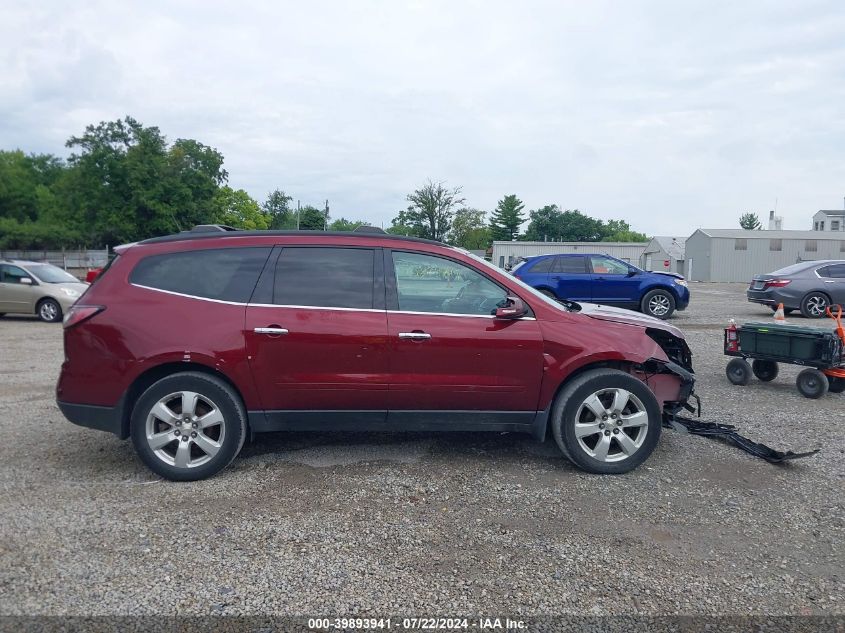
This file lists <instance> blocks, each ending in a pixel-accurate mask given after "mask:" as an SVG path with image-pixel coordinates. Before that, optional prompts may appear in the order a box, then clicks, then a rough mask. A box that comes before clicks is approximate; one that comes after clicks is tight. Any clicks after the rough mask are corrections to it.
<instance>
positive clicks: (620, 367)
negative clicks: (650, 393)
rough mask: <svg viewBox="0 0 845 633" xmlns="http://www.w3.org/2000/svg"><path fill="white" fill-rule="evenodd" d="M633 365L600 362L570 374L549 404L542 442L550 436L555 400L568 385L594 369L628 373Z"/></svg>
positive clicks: (559, 386)
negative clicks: (616, 370)
mask: <svg viewBox="0 0 845 633" xmlns="http://www.w3.org/2000/svg"><path fill="white" fill-rule="evenodd" d="M633 365H634V363H633V362H631V361H624V360H606V361H599V362H596V363H588V364H587V365H584V366H583V367H579V368H578V369H576V370H575V371H573V372H572V373H571V374H569V375H568V376H567V377H566V378H564V379H563V380H562V381H561V383H560V384H559V385H558V386H557V389H555V393H554V395H553V396H552V399H551V401H550V402H549V414H548V416H547V419H546V430H545V432H544V433H543V435H542V438H541V441H546V437H547V436H548V433H549V429H550V428H551V425H550V424H549V423H550V422H551V410H552V407H554V405H555V400H557V397H558V396H559V395H560V392H561V391H563V388H564V387H566V385H568V384H569V383H570V382H572V381H573V380H575V379H576V378H577V377H578V376H580V375H581V374H583V373H584V372H587V371H591V370H593V369H618V370H620V371H628V370H629V369H630V368H631V367H632V366H633Z"/></svg>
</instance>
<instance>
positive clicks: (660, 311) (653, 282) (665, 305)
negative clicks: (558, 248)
mask: <svg viewBox="0 0 845 633" xmlns="http://www.w3.org/2000/svg"><path fill="white" fill-rule="evenodd" d="M512 272H513V275H514V276H516V277H518V278H519V279H521V280H522V281H524V282H525V283H527V284H528V285H529V286H534V287H535V288H536V289H537V290H539V291H540V292H542V293H543V294H545V295H548V296H549V297H552V298H554V299H561V300H563V299H567V300H570V301H589V302H592V303H602V304H606V305H614V306H619V307H622V308H630V309H633V310H640V311H641V312H643V313H645V314H648V315H651V316H654V317H657V318H658V319H668V318H669V317H670V316H671V315H672V313H673V312H674V311H675V310H683V309H685V308H686V307H687V305H688V304H689V289H688V288H687V282H686V281H684V278H683V277H682V276H681V275H678V274H676V273H660V272H646V271H644V270H640V269H639V268H637V267H636V266H632V265H631V264H628V263H627V262H623V261H622V260H619V259H616V258H615V257H611V256H610V255H581V254H578V255H540V256H538V257H530V258H528V259H526V260H525V261H524V262H522V263H520V264H519V265H518V266H516V268H514V269H513V271H512Z"/></svg>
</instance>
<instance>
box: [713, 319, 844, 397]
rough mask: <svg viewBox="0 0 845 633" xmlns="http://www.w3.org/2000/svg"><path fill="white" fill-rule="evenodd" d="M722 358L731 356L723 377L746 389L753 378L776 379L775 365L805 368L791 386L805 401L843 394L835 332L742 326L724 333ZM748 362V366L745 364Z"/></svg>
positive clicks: (839, 347) (839, 346)
mask: <svg viewBox="0 0 845 633" xmlns="http://www.w3.org/2000/svg"><path fill="white" fill-rule="evenodd" d="M725 354H726V355H727V356H734V358H733V359H731V361H730V362H729V363H728V366H727V368H726V369H725V374H726V375H727V377H728V380H730V381H731V382H732V383H733V384H735V385H747V384H748V383H749V381H750V380H751V374H754V375H755V376H756V377H757V378H758V379H760V380H762V381H763V382H769V381H771V380H774V379H775V378H776V377H777V375H778V363H789V364H791V365H805V366H807V369H805V370H803V371H802V372H801V373H799V374H798V378H797V379H796V381H795V383H796V386H797V387H798V391H799V392H800V393H801V395H803V396H804V397H806V398H821V397H822V396H823V395H824V394H825V393H827V392H828V391H830V392H831V393H841V392H843V391H845V368H843V367H842V362H843V357H842V356H843V345H842V341H841V339H840V337H839V336H838V334H837V332H836V331H835V330H828V329H823V328H809V327H797V326H793V325H783V324H779V323H775V324H773V323H771V322H769V323H743V324H742V325H741V326H740V327H736V328H734V327H729V328H726V329H725ZM748 359H751V360H752V362H751V363H750V364H749V362H748Z"/></svg>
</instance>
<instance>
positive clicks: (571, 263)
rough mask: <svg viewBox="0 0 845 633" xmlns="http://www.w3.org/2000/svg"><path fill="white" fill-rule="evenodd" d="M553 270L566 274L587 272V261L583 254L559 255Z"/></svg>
mask: <svg viewBox="0 0 845 633" xmlns="http://www.w3.org/2000/svg"><path fill="white" fill-rule="evenodd" d="M552 272H556V273H561V274H565V275H579V274H582V273H584V274H586V272H587V261H586V260H585V259H584V256H583V255H572V256H562V257H558V258H557V261H556V262H555V266H554V269H553V271H552Z"/></svg>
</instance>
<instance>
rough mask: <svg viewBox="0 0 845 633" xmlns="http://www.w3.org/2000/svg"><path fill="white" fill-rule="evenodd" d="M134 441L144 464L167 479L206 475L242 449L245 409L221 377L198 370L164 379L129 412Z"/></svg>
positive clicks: (151, 387)
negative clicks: (130, 413)
mask: <svg viewBox="0 0 845 633" xmlns="http://www.w3.org/2000/svg"><path fill="white" fill-rule="evenodd" d="M131 436H132V443H133V445H134V446H135V450H136V451H137V452H138V455H139V457H140V458H141V460H142V461H143V462H144V464H145V465H146V466H147V467H148V468H149V469H150V470H152V471H153V472H154V473H156V474H158V475H161V476H162V477H164V478H165V479H170V480H171V481H196V480H198V479H204V478H206V477H210V476H212V475H214V474H216V473H218V472H219V471H221V470H222V469H223V468H225V467H226V466H228V465H229V463H230V462H231V461H232V460H233V459H234V458H235V456H236V455H237V454H238V453H239V452H240V450H241V447H242V446H243V443H244V439H245V438H246V412H245V410H244V406H243V403H242V402H241V399H240V397H239V396H238V394H237V393H236V392H235V390H234V389H232V388H231V387H230V386H229V385H228V384H227V383H226V382H224V381H223V380H221V379H219V378H217V377H215V376H211V375H208V374H204V373H200V372H183V373H178V374H172V375H170V376H167V377H165V378H162V379H161V380H159V381H158V382H156V383H154V384H153V385H152V386H150V387H149V388H148V389H147V390H146V391H145V392H144V393H143V395H141V397H140V398H139V399H138V401H137V403H136V404H135V407H134V409H133V411H132V420H131Z"/></svg>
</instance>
